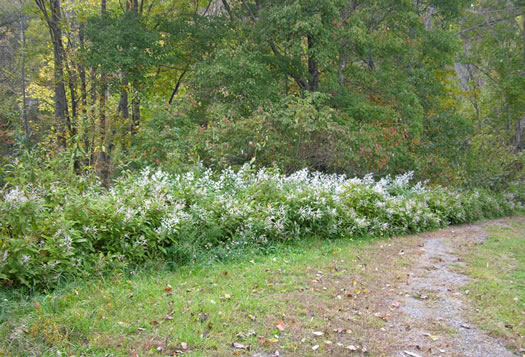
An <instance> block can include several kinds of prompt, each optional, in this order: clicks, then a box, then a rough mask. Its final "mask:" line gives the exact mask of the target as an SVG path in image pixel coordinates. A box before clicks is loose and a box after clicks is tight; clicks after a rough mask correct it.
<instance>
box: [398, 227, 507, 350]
mask: <svg viewBox="0 0 525 357" xmlns="http://www.w3.org/2000/svg"><path fill="white" fill-rule="evenodd" d="M428 236H429V237H428V238H427V239H426V240H425V243H424V246H423V249H422V250H421V251H422V254H421V255H420V258H419V259H418V261H417V264H416V266H415V268H414V269H413V270H412V271H411V272H410V276H409V277H408V280H407V284H406V288H405V290H406V293H405V296H404V299H403V300H402V303H401V306H400V311H401V312H402V314H403V315H404V316H401V318H402V319H403V320H404V321H403V323H402V324H400V325H399V326H397V327H398V331H399V332H401V329H402V328H403V330H404V332H403V335H404V337H403V340H404V342H405V344H406V348H403V349H402V350H400V351H398V353H397V355H399V356H402V357H416V356H429V355H432V356H438V355H440V356H468V357H485V356H486V357H512V356H516V355H515V354H513V353H512V352H511V351H509V350H507V349H506V348H505V346H504V345H503V344H502V342H501V341H499V340H497V339H495V338H493V337H491V336H489V335H488V334H487V333H486V332H484V331H482V330H480V329H478V328H475V327H473V326H471V325H469V323H468V321H467V319H466V317H467V315H468V307H467V306H466V303H465V302H464V297H463V296H464V295H465V294H468V291H466V290H465V289H464V288H463V286H464V285H465V284H466V283H467V281H468V277H467V276H465V275H462V274H459V273H457V272H455V271H454V265H456V266H458V265H459V266H461V265H463V263H462V262H461V261H459V258H458V257H457V256H456V255H455V254H454V252H453V248H452V245H453V243H454V241H456V240H465V239H470V240H474V242H475V243H476V242H482V241H483V240H485V239H486V237H487V233H486V231H485V230H484V229H483V228H482V226H480V225H468V226H460V227H451V228H447V229H443V230H440V231H437V232H433V233H430V234H428ZM403 317H404V318H403ZM407 326H409V327H410V329H409V330H408V331H407ZM429 327H430V328H432V330H434V331H436V330H437V332H432V331H428V330H427V329H428V328H429ZM440 329H441V330H443V332H444V333H443V334H446V338H442V337H441V336H440V335H439V330H440ZM444 339H446V340H444ZM429 345H432V346H433V348H432V347H428V346H429ZM423 346H425V347H423Z"/></svg>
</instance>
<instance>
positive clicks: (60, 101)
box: [35, 0, 69, 148]
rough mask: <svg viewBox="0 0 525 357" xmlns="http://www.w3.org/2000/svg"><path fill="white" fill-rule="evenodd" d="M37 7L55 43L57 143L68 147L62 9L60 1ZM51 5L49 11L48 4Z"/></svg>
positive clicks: (39, 2) (42, 1)
mask: <svg viewBox="0 0 525 357" xmlns="http://www.w3.org/2000/svg"><path fill="white" fill-rule="evenodd" d="M35 3H36V5H37V6H38V8H39V9H40V11H41V12H42V14H43V15H44V18H45V19H46V22H47V27H48V30H49V34H50V36H51V41H52V42H53V59H54V66H55V68H54V72H53V79H54V92H55V119H56V125H57V143H58V146H59V147H62V148H64V147H65V146H66V139H67V138H66V128H67V127H68V126H69V122H68V114H67V113H68V108H67V98H66V87H65V85H64V59H65V51H64V46H63V43H62V30H61V29H60V21H61V17H62V14H61V7H60V0H48V1H46V0H35ZM48 3H49V10H48V6H47V4H48Z"/></svg>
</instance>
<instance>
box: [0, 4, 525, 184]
mask: <svg viewBox="0 0 525 357" xmlns="http://www.w3.org/2000/svg"><path fill="white" fill-rule="evenodd" d="M524 12H525V8H524V3H523V1H519V0H515V1H504V0H480V1H463V0H459V1H455V0H448V1H434V0H427V1H424V0H422V1H419V0H410V1H406V0H403V1H391V0H375V1H357V0H355V1H351V0H320V1H318V0H316V1H313V0H301V1H299V0H286V1H274V0H265V1H263V0H256V1H249V0H242V1H240V0H223V1H220V0H212V1H198V0H195V1H181V0H83V1H78V0H34V1H29V0H1V1H0V48H1V51H0V56H1V57H0V61H1V63H2V68H1V69H0V143H1V146H0V160H1V162H2V166H1V167H2V168H1V169H0V183H2V185H5V184H6V183H7V182H12V181H13V180H15V181H16V180H18V181H20V180H26V181H27V182H29V181H31V180H34V179H36V177H37V176H38V177H39V178H38V179H39V180H46V177H47V179H49V180H53V179H57V178H59V179H60V180H66V181H68V182H69V183H71V184H76V183H75V182H76V181H77V180H78V177H79V175H83V176H85V175H86V174H91V176H93V177H95V175H96V177H98V178H99V179H100V180H101V181H102V182H103V183H104V185H106V186H110V185H111V181H112V180H113V179H114V178H116V177H118V176H119V175H121V174H122V173H123V172H127V171H129V170H136V169H138V168H142V167H145V166H150V165H154V166H162V167H163V168H164V169H166V170H168V171H178V172H179V171H188V170H191V168H192V167H194V166H195V165H198V164H199V163H203V164H204V165H205V166H207V167H211V168H214V169H222V168H225V167H230V166H231V167H234V168H235V167H240V166H242V165H243V164H245V163H250V162H251V163H252V164H253V165H255V166H259V167H279V168H280V169H281V170H282V171H284V172H285V173H290V172H293V171H296V170H298V169H302V168H304V167H307V168H310V169H313V170H319V171H323V172H327V173H344V174H346V175H348V176H364V175H365V174H368V173H373V174H375V175H376V176H378V177H382V176H385V175H387V174H399V173H403V172H407V171H414V172H415V175H416V177H417V178H418V179H422V180H429V181H430V182H431V183H438V184H443V185H455V186H468V187H479V186H483V187H488V188H491V189H494V190H501V189H504V188H506V187H508V185H509V183H511V182H513V181H516V180H517V179H519V177H521V176H520V175H522V173H523V163H524V161H523V160H524V159H523V155H522V151H523V146H524V143H523V141H524V139H523V128H524V126H525V114H524V108H525V72H524V69H525V46H524V43H525V32H524V23H525V17H524Z"/></svg>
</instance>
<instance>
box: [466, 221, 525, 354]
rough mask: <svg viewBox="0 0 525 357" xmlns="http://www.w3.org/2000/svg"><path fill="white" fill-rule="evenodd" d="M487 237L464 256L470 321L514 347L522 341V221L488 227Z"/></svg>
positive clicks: (524, 265)
mask: <svg viewBox="0 0 525 357" xmlns="http://www.w3.org/2000/svg"><path fill="white" fill-rule="evenodd" d="M488 230H489V232H490V236H489V238H488V239H487V240H486V241H485V242H484V243H483V244H481V245H477V246H475V247H474V249H473V250H471V252H470V253H468V255H467V256H466V257H465V258H466V262H467V264H468V266H467V268H466V269H465V272H466V273H467V274H468V275H469V276H470V277H471V278H472V281H471V283H469V284H468V286H467V287H466V289H468V290H469V295H468V296H469V298H470V299H471V302H472V305H473V307H474V308H475V311H476V312H475V313H474V315H473V316H472V319H473V321H474V322H475V323H476V324H479V325H480V326H482V327H483V328H485V329H486V330H488V331H490V332H492V333H494V334H496V335H499V336H503V337H505V338H506V339H507V340H508V341H509V343H510V344H511V345H512V346H513V347H514V348H521V347H522V346H523V345H524V344H525V221H524V220H519V221H510V222H509V223H508V225H495V226H490V227H488Z"/></svg>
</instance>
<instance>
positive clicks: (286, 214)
mask: <svg viewBox="0 0 525 357" xmlns="http://www.w3.org/2000/svg"><path fill="white" fill-rule="evenodd" d="M411 178H412V175H411V174H405V175H400V176H397V177H395V178H393V179H392V178H390V177H385V178H383V179H381V180H379V181H375V180H374V179H373V177H372V176H371V175H368V176H366V177H364V178H363V179H358V178H353V179H348V178H346V177H345V176H340V175H326V174H321V173H318V172H313V173H309V172H308V171H307V170H301V171H297V172H295V173H294V174H291V175H283V174H280V173H279V172H277V171H276V170H267V169H261V170H259V171H255V170H254V169H252V168H251V167H250V166H243V167H242V168H241V169H240V170H239V171H237V172H234V171H233V170H231V169H227V170H223V171H221V172H213V171H211V170H209V169H204V168H200V169H199V170H196V171H190V172H187V173H185V174H167V173H166V172H163V171H160V170H158V171H152V170H151V169H149V168H146V169H144V170H143V171H142V172H141V173H140V174H139V175H131V174H129V175H124V176H122V177H121V178H120V179H119V180H117V181H116V182H115V184H114V186H113V187H112V188H111V189H110V190H105V189H102V188H101V187H100V185H98V184H95V183H93V184H91V185H90V186H88V187H87V188H86V187H85V185H79V186H63V185H60V184H59V183H58V182H56V183H42V184H40V185H38V186H33V185H30V184H26V185H24V186H21V185H19V186H10V187H7V188H5V189H4V190H3V191H1V192H0V195H1V196H0V197H1V199H0V279H2V280H3V281H4V282H5V283H7V284H11V285H13V286H19V285H26V286H28V287H30V288H34V287H50V286H55V285H56V284H57V283H59V282H60V281H62V280H69V279H72V278H74V277H78V276H90V275H97V274H103V273H104V272H107V271H112V270H115V269H118V270H122V269H125V268H126V267H129V268H131V267H133V266H135V265H137V264H144V263H147V262H152V261H153V262H155V261H166V260H169V261H173V262H177V263H188V262H191V261H193V260H195V259H196V258H197V257H198V256H201V255H206V254H213V255H216V256H217V258H219V259H223V258H228V257H229V256H232V255H236V254H242V252H243V251H247V249H246V248H247V247H250V248H261V247H266V246H268V245H269V244H271V243H272V242H286V241H290V240H296V239H301V238H303V237H307V236H311V235H316V236H318V237H323V238H326V239H331V238H336V237H344V236H384V235H394V234H404V233H411V232H420V231H424V230H428V229H433V228H437V227H441V226H444V225H448V224H457V223H464V222H472V221H475V220H478V219H481V218H484V217H498V216H502V215H508V214H510V213H512V211H513V210H514V209H515V208H516V206H515V203H514V196H512V193H509V194H508V195H507V197H504V196H503V195H501V194H494V193H492V192H489V191H462V190H456V189H447V188H443V187H439V186H436V187H433V188H430V187H426V186H425V185H423V184H421V183H418V184H416V185H413V184H411V183H410V180H411ZM509 195H510V196H509Z"/></svg>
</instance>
